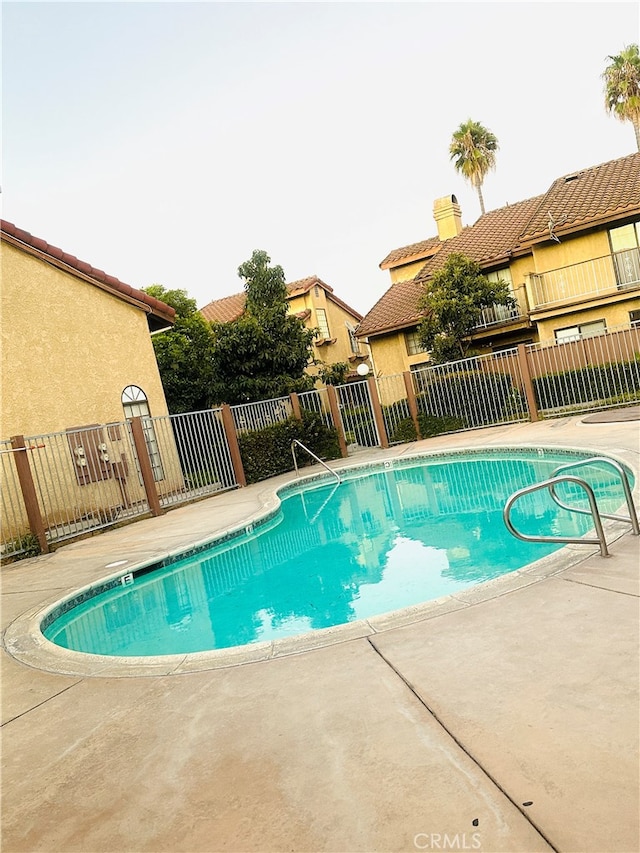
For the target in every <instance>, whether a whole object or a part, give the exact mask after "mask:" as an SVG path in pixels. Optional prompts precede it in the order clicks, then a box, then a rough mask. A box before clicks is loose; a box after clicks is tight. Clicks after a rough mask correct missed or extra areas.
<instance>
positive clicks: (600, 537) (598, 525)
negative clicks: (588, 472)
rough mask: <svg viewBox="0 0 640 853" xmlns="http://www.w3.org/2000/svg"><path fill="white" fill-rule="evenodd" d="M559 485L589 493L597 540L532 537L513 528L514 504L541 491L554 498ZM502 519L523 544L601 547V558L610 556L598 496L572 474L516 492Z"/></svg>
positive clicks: (506, 505) (566, 537) (508, 501)
mask: <svg viewBox="0 0 640 853" xmlns="http://www.w3.org/2000/svg"><path fill="white" fill-rule="evenodd" d="M558 483H576V485H578V486H581V487H582V488H583V489H584V490H585V492H586V493H587V498H588V499H589V506H590V513H591V515H592V516H593V525H594V527H595V529H596V535H597V538H596V539H586V538H581V539H578V538H576V537H571V536H530V535H529V534H527V533H521V532H520V531H519V530H516V528H515V527H514V526H513V522H512V521H511V508H512V506H513V505H514V503H515V502H516V501H517V500H519V498H521V497H522V496H523V495H528V494H530V493H531V492H537V491H539V490H540V489H549V491H550V492H551V495H552V497H553V488H554V486H555V485H557V484H558ZM554 500H555V498H554ZM556 503H557V501H556ZM568 509H572V507H568ZM583 512H584V510H583ZM502 517H503V519H504V523H505V525H506V527H507V530H508V531H509V533H511V534H512V535H513V536H515V537H516V539H521V540H522V541H523V542H564V543H567V544H569V543H572V544H576V545H599V546H600V556H601V557H608V556H609V549H608V548H607V540H606V538H605V535H604V530H603V527H602V520H601V518H600V512H599V510H598V504H597V503H596V496H595V494H594V493H593V489H592V488H591V486H590V485H589V484H588V483H586V482H585V481H584V480H581V479H580V477H573V476H571V475H570V474H565V475H564V476H562V477H552V478H551V479H549V480H543V481H542V482H540V483H534V484H533V485H532V486H525V488H524V489H518V491H517V492H514V493H513V494H512V495H511V497H510V498H509V499H508V500H507V502H506V504H505V505H504V509H503V510H502Z"/></svg>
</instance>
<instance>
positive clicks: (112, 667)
mask: <svg viewBox="0 0 640 853" xmlns="http://www.w3.org/2000/svg"><path fill="white" fill-rule="evenodd" d="M411 449H412V448H411ZM532 450H542V451H543V452H544V451H547V452H549V453H553V454H560V455H567V456H570V457H573V456H575V455H576V454H588V455H592V456H602V455H603V454H602V453H601V452H598V451H597V450H596V449H594V448H591V447H586V448H585V447H582V448H568V447H566V446H557V445H551V444H546V443H545V444H544V445H542V444H541V443H539V442H535V443H524V442H519V443H517V444H501V445H499V446H496V445H493V446H487V447H484V446H480V447H478V446H475V445H474V446H465V447H459V448H452V449H447V450H444V449H442V448H440V449H437V450H430V451H418V452H405V453H403V454H401V455H399V456H390V457H388V458H386V459H385V458H383V457H379V458H377V459H375V460H373V461H368V462H362V461H358V460H357V459H351V460H340V461H341V462H343V463H344V464H339V465H336V466H335V467H333V468H332V471H335V472H336V473H338V474H339V473H341V472H351V471H357V470H366V469H375V470H382V469H384V468H392V467H407V466H408V465H409V464H410V463H412V462H414V461H415V460H416V459H424V458H431V457H447V458H450V457H453V456H458V455H469V454H471V455H473V456H476V457H481V456H486V455H491V456H495V455H499V454H501V453H505V452H516V453H517V452H519V451H527V452H531V451H532ZM606 455H607V457H608V458H610V459H612V460H615V461H617V462H619V463H620V464H622V465H623V466H625V467H626V468H630V469H631V470H632V471H633V475H634V478H635V486H634V492H637V491H638V488H639V486H640V483H639V479H640V478H639V477H638V471H636V470H635V469H634V466H633V465H631V464H630V463H629V461H628V460H622V459H620V457H619V456H617V455H616V454H615V453H613V452H609V451H607V454H606ZM330 476H331V475H330V474H328V473H326V472H325V471H322V472H314V473H311V474H308V475H306V476H304V477H297V478H295V479H292V480H289V481H288V482H286V483H280V484H278V485H273V484H272V485H271V486H266V487H265V488H264V489H263V490H262V491H261V492H260V493H259V502H260V504H261V509H260V510H259V511H257V512H253V513H252V514H250V515H248V516H247V518H246V519H244V520H243V521H242V523H240V524H236V525H234V526H233V527H231V528H230V529H229V530H227V531H225V532H224V533H222V534H217V535H214V536H208V537H206V538H204V539H201V540H199V541H197V542H195V543H194V544H193V545H192V547H191V548H188V549H185V548H183V547H181V548H176V549H169V550H167V551H166V552H165V553H164V554H162V555H160V556H158V555H156V556H154V557H153V558H150V559H149V558H147V559H145V560H141V561H140V562H138V563H134V564H129V563H127V565H126V569H125V568H120V569H119V571H116V572H113V573H111V574H108V575H104V576H102V577H100V578H98V579H96V580H95V581H92V582H90V583H88V584H85V585H84V586H82V587H77V586H74V587H71V588H69V589H68V590H67V591H65V593H64V594H63V595H62V596H61V595H60V591H58V592H57V593H56V595H55V596H52V597H51V598H49V599H47V600H46V601H45V602H43V603H40V604H38V605H36V606H33V607H31V608H29V609H28V610H26V611H25V612H24V613H22V614H21V615H20V616H18V617H17V618H16V619H14V620H13V621H12V622H11V623H10V625H9V626H8V627H7V629H6V631H5V635H4V647H5V649H6V651H7V652H8V653H9V654H10V655H11V656H12V657H14V658H15V659H16V660H18V661H20V662H21V663H23V664H25V665H26V666H29V667H32V668H35V669H39V670H44V671H47V672H51V673H55V674H59V675H71V676H79V677H102V678H106V677H117V678H122V677H140V676H166V675H181V674H187V673H192V672H202V671H208V670H214V669H223V668H228V667H233V666H238V665H243V664H249V663H258V662H261V661H267V660H273V659H277V658H281V657H284V656H287V655H292V654H300V653H303V652H307V651H311V650H313V649H318V648H323V647H326V646H330V645H335V644H338V643H344V642H348V641H351V640H354V639H362V638H366V637H369V636H373V635H375V634H379V633H383V632H385V631H389V630H393V629H395V628H398V627H402V626H405V625H409V624H413V623H416V622H422V621H424V620H427V619H434V618H438V617H439V616H442V615H444V614H446V613H451V612H453V611H456V610H462V609H466V608H468V607H473V606H475V605H478V604H482V603H483V602H486V601H489V600H492V599H495V598H498V597H500V596H503V595H508V594H510V593H513V592H515V591H517V590H520V589H523V588H525V587H528V586H531V585H533V584H536V583H540V582H541V581H543V580H545V579H547V578H549V577H553V576H555V575H559V574H562V573H563V572H565V571H566V570H568V569H571V568H573V567H575V566H576V565H578V564H579V563H581V562H583V561H584V560H587V559H589V558H590V557H591V556H593V555H594V554H597V553H598V551H599V548H598V546H597V545H591V544H586V543H585V544H584V545H583V544H579V545H578V544H568V545H565V546H564V547H562V548H560V549H559V550H557V551H555V552H554V553H552V554H549V555H547V556H545V557H542V558H540V559H539V560H536V561H535V562H533V563H529V564H528V565H527V566H524V567H523V568H521V569H517V570H515V571H513V572H509V573H507V574H505V575H501V576H500V577H498V578H494V579H492V580H488V581H484V582H482V583H479V584H475V585H474V586H471V587H468V588H466V589H464V590H461V591H460V592H456V593H451V594H449V595H446V596H442V597H440V598H438V599H434V600H430V601H426V602H421V603H419V604H415V605H411V606H409V607H406V608H402V609H401V610H395V611H389V612H387V613H383V614H378V615H376V616H372V617H369V618H367V619H362V620H358V621H354V622H348V623H345V624H341V625H336V626H332V627H329V628H322V629H317V630H314V631H310V632H306V633H303V634H298V635H295V636H292V637H284V638H281V639H277V640H271V641H264V642H259V643H251V644H247V645H244V646H234V647H231V648H228V649H215V650H208V651H201V652H191V653H179V654H174V655H157V656H140V657H138V656H116V655H112V656H107V655H96V654H90V653H86V652H77V651H72V650H70V649H65V648H63V647H62V646H58V645H56V644H55V643H53V642H51V641H50V640H47V638H46V637H45V636H44V635H43V633H42V630H43V625H44V623H45V622H47V620H48V621H49V622H51V621H53V619H54V618H57V617H58V616H59V615H60V613H61V612H64V610H68V609H69V608H70V606H73V605H75V604H77V603H79V602H80V601H82V600H86V598H89V597H93V596H94V595H96V594H98V592H100V591H104V590H105V589H108V588H111V587H114V586H117V585H118V584H120V583H122V584H123V585H126V583H125V580H124V579H126V578H127V576H132V577H133V576H135V575H138V574H141V573H147V572H149V571H152V570H155V569H159V568H162V567H164V566H166V565H168V564H170V563H171V562H173V561H175V560H176V558H178V557H184V556H190V555H192V554H195V553H198V552H199V551H202V550H204V549H206V548H208V547H211V546H212V545H216V544H222V543H224V542H227V541H231V540H233V539H234V538H237V537H239V536H242V535H244V534H245V533H251V532H253V531H254V530H255V528H259V527H261V526H262V525H264V524H265V523H267V522H268V521H269V520H270V519H272V518H273V517H274V516H275V515H277V513H278V512H279V509H280V504H281V496H286V494H287V493H288V492H293V491H295V490H296V489H297V488H298V487H300V486H303V485H306V484H309V483H312V482H314V481H321V482H323V483H324V482H325V481H328V480H329V478H330ZM267 482H269V481H267ZM603 526H604V528H605V533H606V534H607V542H608V544H611V543H612V542H614V541H616V540H617V539H618V538H620V537H621V536H623V535H624V533H626V532H627V531H628V528H627V527H626V525H623V523H621V522H612V521H609V520H607V519H603ZM585 535H586V534H585ZM71 601H72V602H73V605H69V602H71ZM61 608H62V609H61ZM52 614H55V615H53V616H52Z"/></svg>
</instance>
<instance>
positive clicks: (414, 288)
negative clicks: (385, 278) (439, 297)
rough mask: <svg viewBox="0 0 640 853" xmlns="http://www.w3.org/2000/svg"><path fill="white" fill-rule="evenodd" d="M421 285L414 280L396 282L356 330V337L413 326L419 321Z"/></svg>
mask: <svg viewBox="0 0 640 853" xmlns="http://www.w3.org/2000/svg"><path fill="white" fill-rule="evenodd" d="M421 293H422V285H421V284H420V283H418V282H417V281H416V279H415V278H410V279H408V280H406V281H397V282H396V283H395V284H392V285H391V287H390V288H389V290H387V292H386V293H385V294H384V295H383V296H382V297H381V298H380V299H378V301H377V302H376V304H375V305H374V306H373V308H372V309H371V310H370V311H369V312H368V314H367V315H366V316H365V318H364V320H363V321H362V322H361V323H360V325H359V326H358V329H357V335H358V336H361V335H376V334H378V335H379V334H381V333H383V332H389V331H391V330H393V329H402V328H404V327H405V326H413V325H415V324H416V323H417V322H418V321H419V320H420V317H421V315H420V312H419V311H418V308H417V306H418V300H419V298H420V294H421Z"/></svg>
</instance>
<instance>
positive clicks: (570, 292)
mask: <svg viewBox="0 0 640 853" xmlns="http://www.w3.org/2000/svg"><path fill="white" fill-rule="evenodd" d="M636 287H640V249H627V250H626V251H624V252H616V253H615V254H613V255H606V256H605V257H602V258H594V259H593V260H591V261H584V262H582V263H579V264H572V265H571V266H567V267H561V268H559V269H556V270H549V272H545V273H532V274H531V275H530V276H529V286H528V288H527V289H528V292H529V299H530V303H531V308H532V310H538V309H543V308H547V307H551V306H553V305H557V304H560V303H563V302H571V301H581V300H585V299H590V298H593V297H597V296H600V295H606V294H609V295H610V294H612V293H615V292H618V291H621V290H627V289H632V288H636Z"/></svg>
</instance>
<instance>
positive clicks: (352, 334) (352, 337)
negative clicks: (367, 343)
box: [345, 322, 360, 355]
mask: <svg viewBox="0 0 640 853" xmlns="http://www.w3.org/2000/svg"><path fill="white" fill-rule="evenodd" d="M345 326H346V327H347V331H348V332H349V344H350V346H351V352H352V353H353V354H354V355H360V344H359V342H358V339H357V338H356V327H355V326H352V325H351V323H347V322H345Z"/></svg>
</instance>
